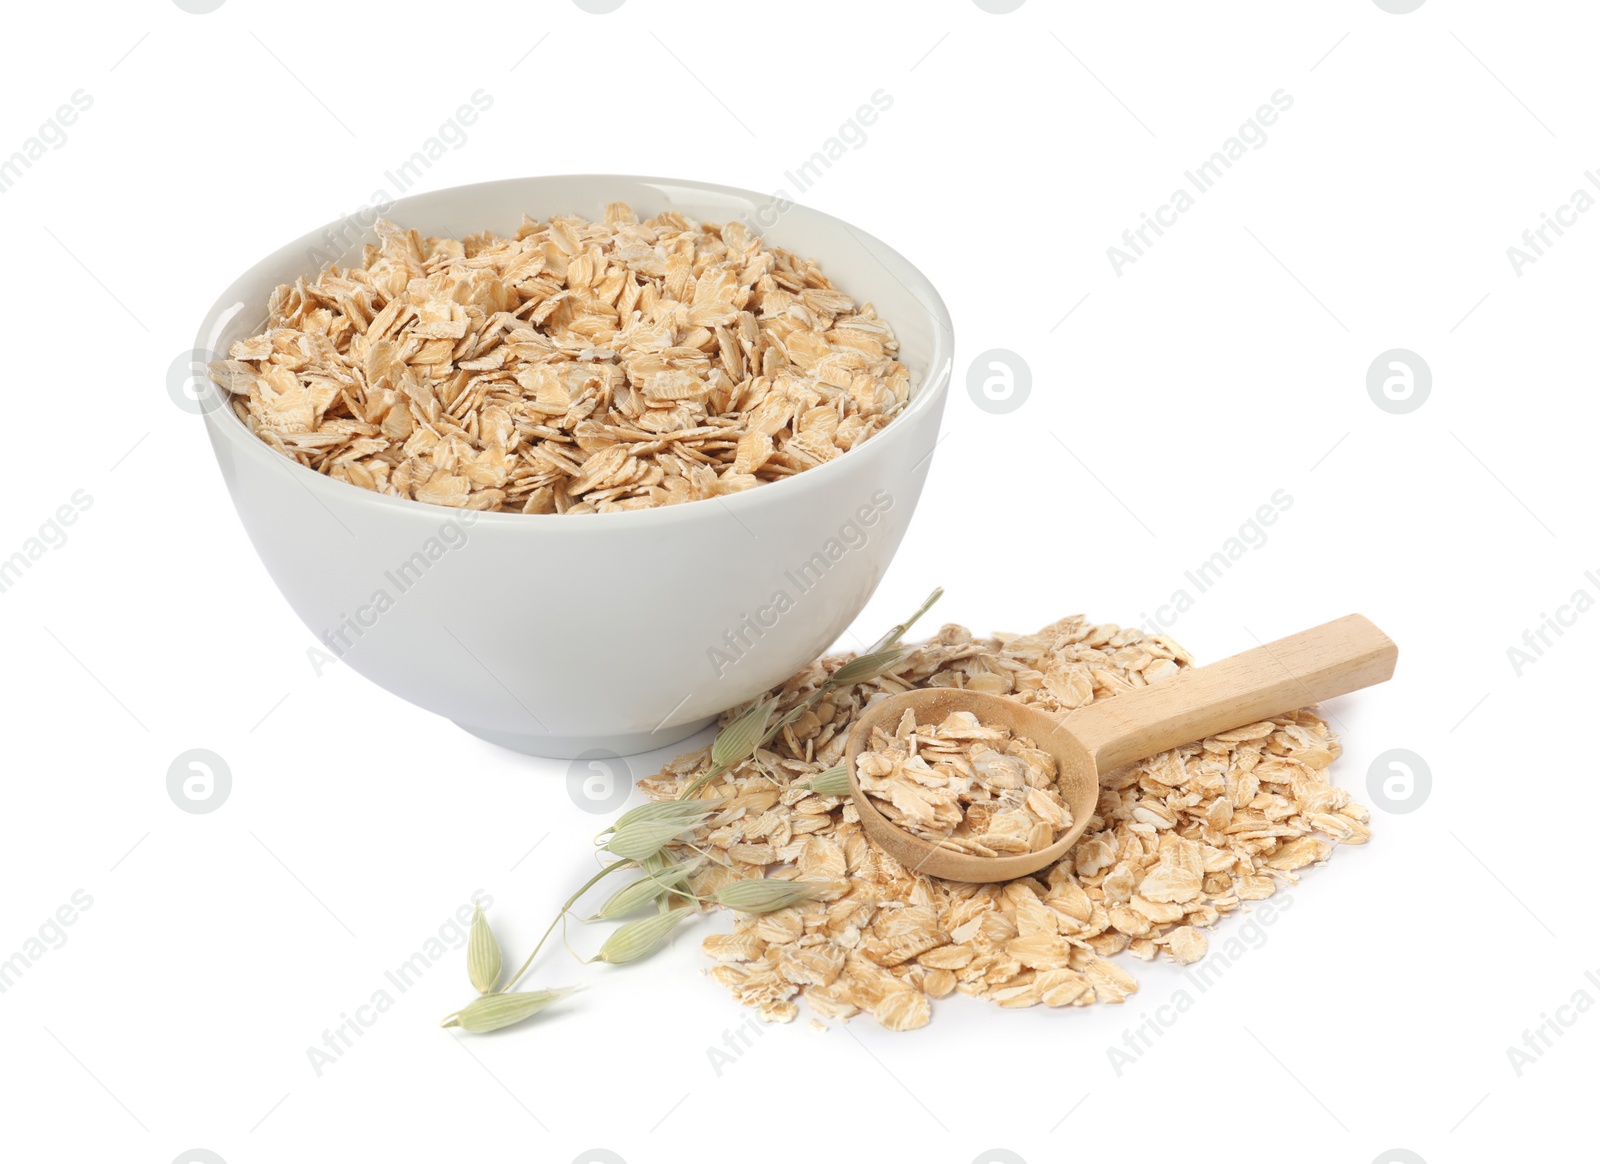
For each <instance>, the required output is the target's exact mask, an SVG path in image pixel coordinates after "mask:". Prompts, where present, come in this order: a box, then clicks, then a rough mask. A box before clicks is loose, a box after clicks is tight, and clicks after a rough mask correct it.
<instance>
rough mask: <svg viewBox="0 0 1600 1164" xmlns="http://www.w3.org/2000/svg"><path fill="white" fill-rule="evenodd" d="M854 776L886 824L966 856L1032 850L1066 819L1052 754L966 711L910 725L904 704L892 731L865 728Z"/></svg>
mask: <svg viewBox="0 0 1600 1164" xmlns="http://www.w3.org/2000/svg"><path fill="white" fill-rule="evenodd" d="M856 782H857V783H858V784H859V785H860V786H861V791H862V792H864V793H865V794H866V795H867V796H868V797H870V798H871V799H872V801H873V803H874V804H875V805H876V806H877V809H878V811H879V812H881V813H882V814H883V815H884V817H885V818H886V819H887V820H889V821H890V822H891V823H893V824H895V825H898V826H899V827H900V828H902V829H904V830H905V831H906V832H909V833H912V834H913V835H915V836H919V837H921V838H923V839H924V840H928V841H933V842H934V843H935V844H937V845H938V846H939V847H940V848H943V849H950V850H951V851H953V852H957V853H966V854H969V855H972V856H976V857H997V856H1001V855H1002V854H1005V855H1010V854H1014V853H1037V852H1039V851H1040V850H1042V849H1048V848H1049V847H1050V846H1051V845H1052V844H1054V843H1055V840H1056V838H1057V837H1058V836H1060V835H1061V834H1062V833H1064V832H1065V831H1066V830H1067V829H1069V828H1071V827H1072V812H1071V811H1070V810H1069V809H1068V808H1067V805H1066V802H1065V801H1063V800H1062V799H1061V793H1060V791H1059V790H1058V789H1057V788H1056V761H1055V757H1053V756H1051V755H1050V753H1049V752H1045V751H1041V750H1040V749H1039V748H1038V747H1037V746H1035V744H1034V742H1033V741H1032V740H1030V739H1028V738H1027V737H1026V736H1013V735H1012V734H1011V731H1010V729H1009V728H1004V727H1000V726H998V725H994V724H984V723H980V722H979V721H978V717H977V716H975V715H973V714H972V712H970V711H957V712H952V713H951V714H950V715H947V716H946V717H945V718H944V720H943V721H942V722H940V723H937V724H919V723H918V722H917V716H916V713H915V712H914V711H912V710H910V709H909V708H907V709H906V712H905V714H904V715H902V716H901V717H900V723H899V724H898V725H897V727H896V728H895V731H894V733H893V734H892V735H891V734H889V733H887V732H885V731H884V730H883V729H882V728H878V727H874V728H873V729H872V737H871V739H869V740H868V741H867V746H866V747H865V748H864V749H863V750H862V752H861V755H860V756H858V757H857V758H856Z"/></svg>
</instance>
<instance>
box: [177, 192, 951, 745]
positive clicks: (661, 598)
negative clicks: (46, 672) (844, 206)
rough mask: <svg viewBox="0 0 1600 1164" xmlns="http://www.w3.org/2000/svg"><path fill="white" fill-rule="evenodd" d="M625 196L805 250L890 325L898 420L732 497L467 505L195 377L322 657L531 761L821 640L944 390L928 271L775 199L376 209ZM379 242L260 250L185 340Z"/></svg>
mask: <svg viewBox="0 0 1600 1164" xmlns="http://www.w3.org/2000/svg"><path fill="white" fill-rule="evenodd" d="M619 199H620V200H622V201H626V202H628V203H630V204H631V205H632V206H633V208H634V209H635V210H636V211H637V212H639V214H640V216H641V217H644V216H648V215H651V214H655V213H658V212H660V211H663V210H668V209H672V210H678V211H682V212H683V213H684V214H686V215H688V216H690V217H692V218H697V219H701V220H705V221H717V222H724V221H729V220H731V219H734V218H743V219H744V220H745V221H746V222H748V223H751V224H752V225H756V226H757V227H758V228H759V229H760V230H761V231H762V233H763V234H764V235H765V237H766V238H767V239H768V240H769V241H770V242H773V243H776V244H778V245H781V246H784V247H786V248H788V249H790V250H792V251H794V252H796V253H798V254H801V255H807V256H812V257H814V258H816V259H818V260H819V261H820V262H821V264H822V268H823V270H824V271H826V272H827V274H828V276H829V277H830V278H831V279H833V280H834V281H835V283H836V284H837V285H838V286H839V287H841V288H842V289H843V290H845V291H847V292H848V293H850V294H851V295H853V296H855V297H856V298H857V299H858V300H870V301H871V302H872V303H873V304H874V305H875V306H876V307H877V309H878V312H879V313H880V314H881V315H882V316H883V317H884V318H885V319H886V320H888V321H889V323H890V325H891V326H892V327H893V328H894V330H895V334H896V336H897V337H898V338H899V341H900V346H901V359H902V360H903V361H904V362H905V364H906V365H907V367H908V368H909V369H910V371H911V376H912V383H913V385H914V396H913V399H912V401H911V403H910V405H909V406H908V407H907V409H906V411H905V412H904V413H903V414H902V415H901V416H899V417H897V418H896V419H895V421H894V422H893V423H892V424H890V425H889V426H888V427H887V428H886V429H885V430H884V431H883V432H881V433H879V434H878V435H877V436H875V437H873V438H872V439H871V440H868V441H867V442H865V443H864V444H863V445H861V446H860V447H859V448H857V449H855V450H854V451H852V452H850V453H848V454H846V455H845V456H843V457H840V458H838V459H836V460H834V461H831V462H829V463H827V464H825V465H820V466H818V467H817V468H815V469H812V470H810V471H808V472H805V473H800V474H797V475H796V476H794V477H791V478H788V479H786V480H783V481H777V482H773V483H771V484H767V485H761V486H759V487H757V488H755V489H751V490H748V491H746V492H743V493H738V494H735V495H733V496H730V497H725V498H719V499H713V500H707V501H694V502H689V503H686V504H682V505H675V506H668V507H664V508H661V509H652V510H641V511H633V512H626V513H605V514H580V515H556V514H551V515H530V514H520V513H479V514H474V513H465V512H463V511H460V510H456V509H450V508H446V507H443V506H435V505H427V504H423V503H420V502H415V501H405V500H401V499H398V498H394V497H386V496H383V495H381V494H377V493H372V492H369V491H367V490H364V489H361V488H359V487H357V486H355V485H350V484H347V483H345V482H342V481H336V480H333V479H330V478H328V477H324V476H322V475H320V474H318V473H315V472H313V471H311V470H309V469H306V468H304V467H302V466H300V465H297V464H295V463H293V462H291V461H289V460H287V459H286V458H284V457H282V456H280V455H279V454H277V453H275V452H273V451H272V450H271V449H270V448H268V447H267V446H266V445H265V444H263V443H262V442H261V441H259V440H258V439H257V438H256V437H254V436H252V435H251V434H250V432H249V431H248V430H247V429H246V428H245V427H244V426H243V425H242V424H241V423H240V422H239V420H238V418H237V417H235V416H234V414H233V412H232V410H231V409H230V408H228V407H226V405H225V401H224V399H223V397H224V393H223V392H222V390H221V389H220V388H218V387H217V386H216V385H213V384H209V383H207V384H206V385H204V386H203V387H202V388H201V389H200V396H199V402H200V411H201V412H202V414H203V415H204V417H205V422H206V428H207V430H208V432H209V433H210V437H211V444H212V448H213V449H214V450H215V452H216V455H217V462H218V464H219V465H220V466H221V467H222V476H223V480H224V481H225V482H226V483H227V486H228V491H229V493H230V494H231V495H232V497H233V503H234V507H235V508H236V509H237V510H238V513H239V517H240V520H242V521H243V522H244V526H245V530H246V531H247V532H248V534H249V535H250V540H251V541H252V542H253V543H254V544H255V547H256V552H257V553H259V554H260V555H261V560H262V562H263V563H265V565H266V567H267V570H268V572H269V573H270V574H271V575H272V579H273V581H274V582H276V583H277V585H278V588H279V589H280V590H282V591H283V594H284V597H285V598H287V599H288V600H289V605H290V606H292V607H293V608H294V611H295V613H296V614H298V615H299V616H300V618H301V620H302V621H304V622H305V624H306V626H308V627H310V628H311V631H312V633H313V634H314V635H315V636H316V637H317V640H318V642H319V643H320V649H322V650H325V651H327V652H328V653H329V654H333V655H336V656H337V657H339V658H340V659H341V660H342V661H343V662H345V663H348V664H349V665H350V666H352V667H354V668H355V669H356V670H357V671H359V672H360V673H361V674H363V675H365V676H366V677H367V678H369V679H371V680H372V681H373V682H374V683H377V684H379V685H380V686H382V687H385V688H387V689H388V690H390V691H392V692H394V693H395V694H396V695H399V696H400V697H401V698H403V699H407V700H409V701H410V702H412V703H414V704H416V705H417V706H419V707H424V708H427V709H428V710H429V711H433V712H437V713H438V714H440V715H444V716H448V717H450V718H451V719H452V720H454V721H455V722H456V723H458V724H459V725H460V726H461V727H463V728H465V729H466V730H467V731H469V732H471V733H473V734H474V735H477V736H480V737H482V738H484V739H486V740H491V741H493V742H494V743H497V744H502V745H504V746H506V747H509V748H515V749H517V750H519V751H523V752H528V753H532V754H534V755H541V756H561V757H573V756H583V755H590V754H594V755H599V754H602V753H611V754H619V755H620V754H627V753H632V752H640V751H645V750H647V749H650V748H655V747H660V746H664V745H667V744H671V743H675V742H677V741H678V740H681V739H683V738H684V737H685V736H688V735H690V734H692V733H693V732H695V731H697V730H699V729H700V728H701V727H703V726H705V725H706V724H707V723H709V722H710V720H711V719H712V718H713V717H714V716H716V715H717V714H718V713H719V712H721V711H723V710H724V709H726V708H728V707H731V706H733V705H734V704H737V703H740V702H742V701H744V700H746V699H749V698H750V697H751V696H753V695H755V694H757V693H758V692H760V691H762V690H764V689H766V688H768V687H770V686H772V685H773V684H775V683H777V682H779V681H781V680H782V679H784V678H786V677H787V676H789V675H790V674H792V673H793V672H794V671H796V670H798V669H799V668H800V667H801V666H803V665H804V664H806V663H807V662H808V661H810V660H811V659H813V658H815V657H816V656H817V655H819V654H820V653H821V652H822V651H824V650H825V649H826V648H827V647H828V646H829V645H830V644H831V643H833V642H834V641H835V640H836V639H837V637H838V636H839V635H840V634H842V633H843V632H844V630H845V628H846V627H847V626H849V625H850V623H851V621H852V620H853V619H854V618H855V617H856V615H857V614H859V613H860V611H861V608H862V607H863V606H865V605H866V602H867V599H868V598H870V597H871V595H872V592H873V590H874V589H875V588H876V587H877V585H878V582H879V581H880V580H881V579H882V577H883V574H884V571H885V570H886V569H887V568H888V565H889V561H890V559H891V558H892V557H893V556H894V552H895V550H896V549H897V548H898V547H899V545H900V539H901V537H902V536H903V535H904V534H905V531H906V527H907V525H908V524H909V522H910V521H911V515H912V512H913V511H914V510H915V509H916V506H917V499H918V497H919V496H920V494H921V492H922V485H923V481H924V479H925V478H926V476H927V472H928V464H929V461H930V459H931V458H932V455H933V450H934V445H935V444H936V443H937V440H938V430H939V418H940V414H941V413H942V412H943V409H944V400H945V393H946V391H947V389H948V387H949V382H950V359H951V345H952V342H953V336H952V333H951V327H950V318H949V314H948V313H947V312H946V310H945V306H944V303H943V302H942V301H941V300H940V298H939V294H938V292H936V291H935V290H934V289H933V287H932V285H931V284H929V282H928V280H927V279H926V278H924V277H923V276H922V274H921V273H920V272H919V271H917V269H916V268H914V267H913V266H912V265H911V264H910V263H908V262H907V261H906V260H905V259H904V258H902V257H901V256H900V255H899V254H897V253H896V252H894V251H893V250H891V249H890V248H889V247H887V246H885V245H884V244H883V243H881V242H879V241H878V240H877V239H875V238H873V237H872V236H870V235H868V234H865V233H863V232H862V231H859V230H856V229H854V228H853V227H851V226H848V225H847V224H845V223H844V222H841V221H840V220H839V219H837V218H833V217H831V216H829V215H826V214H821V213H819V212H817V211H815V210H808V209H806V208H804V207H800V206H792V205H790V204H788V203H784V202H779V201H778V200H776V199H775V198H773V197H771V196H768V195H762V194H755V193H751V192H750V191H746V190H735V189H731V188H729V187H726V186H707V185H701V184H699V183H691V182H682V181H677V180H674V179H666V178H637V177H621V176H610V175H582V176H562V177H539V178H519V179H512V180H509V181H502V182H486V183H481V184H478V185H473V186H460V187H456V188H454V189H449V190H440V191H437V192H435V193H430V194H419V195H417V196H415V197H411V198H404V199H400V200H399V201H397V202H395V203H394V204H393V206H392V207H390V208H389V209H388V210H387V211H386V212H385V213H386V216H387V217H388V218H390V219H392V220H393V221H395V222H398V223H400V224H401V225H403V226H407V227H415V228H417V229H419V230H421V231H422V232H423V233H424V234H444V233H446V232H451V233H455V234H457V235H460V234H462V233H464V232H467V231H474V230H484V229H492V230H496V231H498V232H500V233H505V234H509V233H512V232H513V231H514V230H515V228H516V227H517V225H518V223H519V222H520V221H521V219H522V215H523V213H524V212H527V213H529V214H532V215H534V216H535V217H539V218H547V217H548V216H550V215H551V214H574V213H575V214H583V215H586V216H588V217H591V218H596V219H598V218H599V217H601V215H602V213H603V211H604V208H605V205H606V203H608V202H613V201H617V200H619ZM363 231H364V234H363ZM330 239H334V240H337V241H336V244H335V245H334V246H333V248H332V251H331V252H330V250H329V247H330V242H329V240H330ZM375 241H376V235H375V233H374V232H373V231H372V230H371V225H370V222H358V223H355V224H352V223H351V222H350V221H349V220H347V221H345V222H342V223H335V224H332V225H330V226H329V227H327V228H324V229H323V230H319V231H316V232H314V233H312V234H309V235H307V236H306V237H304V238H302V239H298V240H297V241H295V242H292V243H290V244H289V245H287V246H285V247H284V248H283V249H282V250H279V251H278V252H277V253H275V254H273V255H270V256H268V257H267V258H266V259H263V260H262V261H261V262H259V263H257V264H256V265H255V266H254V267H252V268H251V269H250V270H249V271H247V272H246V273H245V274H244V275H242V276H240V278H239V279H238V280H237V281H236V282H235V283H234V284H233V286H231V287H229V288H228V290H227V292H226V293H224V294H223V296H222V297H221V298H220V299H219V300H218V301H217V303H216V305H215V307H213V308H212V310H211V313H210V315H209V316H208V318H207V320H206V322H205V324H204V326H203V327H202V329H201V332H200V336H199V340H198V342H197V344H196V348H197V349H198V350H199V351H201V352H214V353H215V352H221V353H225V352H226V351H227V349H228V347H229V346H230V345H231V344H232V343H233V342H234V341H235V340H238V339H242V338H245V337H247V336H249V335H251V334H254V333H255V332H256V331H257V330H259V328H260V326H261V323H262V319H263V317H264V314H265V305H266V302H267V297H268V295H269V294H270V293H271V291H272V289H273V288H274V287H276V286H277V285H278V284H280V283H287V282H292V281H293V280H294V279H295V278H296V277H297V276H300V275H305V274H309V273H312V272H314V271H315V269H316V268H317V266H318V265H319V263H318V255H319V253H320V254H321V255H322V256H323V257H327V256H329V255H330V254H331V253H338V254H341V255H342V256H344V257H343V261H344V262H345V263H348V262H350V261H353V259H354V257H355V256H357V255H358V254H359V247H360V246H361V244H363V243H367V242H375ZM347 243H348V244H349V245H348V246H347V245H346V244H347ZM928 581H929V583H930V585H931V583H932V581H933V580H931V579H930V580H928Z"/></svg>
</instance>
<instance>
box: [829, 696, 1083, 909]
mask: <svg viewBox="0 0 1600 1164" xmlns="http://www.w3.org/2000/svg"><path fill="white" fill-rule="evenodd" d="M908 708H909V709H910V710H911V711H913V712H915V713H916V717H917V722H918V723H919V724H924V725H927V724H939V723H942V722H943V721H944V718H945V716H947V715H951V714H952V713H954V712H958V711H970V712H971V713H972V714H973V715H975V716H977V717H978V722H979V723H983V724H987V725H989V726H991V727H1003V728H1007V729H1009V730H1010V732H1011V734H1012V735H1014V736H1026V737H1027V738H1028V739H1030V740H1032V741H1033V743H1034V746H1035V747H1037V748H1038V749H1039V750H1040V751H1043V752H1048V753H1049V754H1050V755H1051V756H1052V757H1053V758H1054V759H1055V762H1056V787H1057V788H1058V789H1059V790H1060V792H1061V799H1062V800H1064V801H1066V804H1067V808H1068V809H1069V810H1071V812H1072V825H1071V827H1070V828H1068V829H1067V831H1066V832H1065V833H1063V834H1062V835H1061V836H1059V837H1057V838H1056V841H1055V843H1054V844H1052V845H1051V846H1050V847H1049V848H1048V849H1041V850H1039V851H1038V852H1036V853H1014V854H1009V855H1006V856H1000V857H980V856H977V855H976V854H973V853H958V852H956V851H955V850H953V849H947V848H944V847H942V846H940V845H937V844H935V843H934V842H933V841H930V840H926V839H925V838H923V837H919V836H917V835H916V834H914V833H908V832H906V830H904V829H902V828H901V827H900V826H899V825H897V824H895V823H894V822H893V821H891V820H890V819H889V818H888V817H886V816H884V815H883V813H881V812H880V811H878V807H877V804H876V803H875V802H874V801H873V799H872V797H870V796H868V795H866V794H865V793H864V792H862V791H861V785H860V783H859V782H858V781H857V780H856V761H857V760H858V759H859V758H860V756H861V753H862V752H864V751H866V750H867V748H868V746H869V745H870V744H871V742H872V729H873V728H875V727H876V728H882V729H883V730H884V731H885V732H886V733H888V734H889V735H893V734H894V730H895V727H896V726H897V725H898V724H899V722H900V717H901V716H903V715H904V714H905V713H906V710H907V709H908ZM844 764H845V771H846V772H848V773H849V775H850V795H851V797H852V798H853V799H854V800H855V802H856V810H857V811H858V812H859V813H860V814H861V827H862V829H863V830H864V831H865V832H866V834H867V837H868V839H869V840H871V841H872V842H873V843H874V844H876V845H877V846H878V847H879V848H880V849H882V850H884V851H885V852H886V853H888V854H889V855H890V856H891V857H893V858H894V859H895V860H896V861H899V862H900V864H902V865H904V866H905V867H906V868H907V869H908V870H910V871H911V872H912V873H926V874H928V875H929V876H932V877H943V878H945V879H946V880H948V881H1010V880H1012V879H1013V878H1017V877H1026V876H1027V875H1028V874H1029V873H1034V872H1037V871H1038V870H1040V869H1043V868H1045V867H1046V866H1048V865H1052V864H1054V863H1055V862H1056V861H1059V860H1060V859H1061V858H1062V857H1064V856H1066V855H1067V852H1068V850H1070V849H1071V848H1072V846H1073V845H1075V844H1077V843H1078V838H1079V837H1081V836H1083V830H1084V829H1086V828H1088V827H1089V819H1090V818H1091V817H1092V816H1094V810H1095V805H1096V803H1097V802H1098V801H1099V799H1100V777H1099V775H1098V773H1097V772H1096V771H1095V766H1094V757H1093V756H1092V755H1090V754H1089V752H1088V750H1087V749H1085V748H1084V746H1083V745H1082V744H1081V743H1079V742H1078V738H1077V737H1076V736H1074V735H1072V734H1070V733H1069V732H1066V731H1062V730H1061V721H1060V720H1059V719H1057V718H1056V717H1055V716H1054V715H1051V714H1050V713H1049V712H1047V711H1043V710H1041V709H1040V708H1037V707H1030V706H1028V705H1027V704H1026V703H1018V702H1017V701H1016V700H1015V699H1007V698H1006V697H1005V696H1003V695H984V694H982V693H981V692H977V691H963V690H961V689H960V688H957V687H922V688H918V689H917V690H915V691H907V692H904V693H903V694H900V695H894V696H891V697H890V698H888V699H882V700H879V701H878V702H877V703H874V704H873V705H872V706H871V707H869V708H868V709H867V711H866V714H865V715H863V716H862V717H861V718H860V719H859V720H857V721H856V725H855V727H854V728H853V729H851V732H850V739H849V741H848V743H847V744H846V746H845V754H844Z"/></svg>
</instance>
